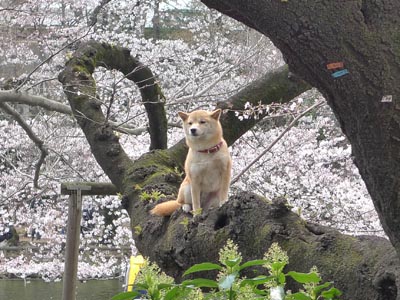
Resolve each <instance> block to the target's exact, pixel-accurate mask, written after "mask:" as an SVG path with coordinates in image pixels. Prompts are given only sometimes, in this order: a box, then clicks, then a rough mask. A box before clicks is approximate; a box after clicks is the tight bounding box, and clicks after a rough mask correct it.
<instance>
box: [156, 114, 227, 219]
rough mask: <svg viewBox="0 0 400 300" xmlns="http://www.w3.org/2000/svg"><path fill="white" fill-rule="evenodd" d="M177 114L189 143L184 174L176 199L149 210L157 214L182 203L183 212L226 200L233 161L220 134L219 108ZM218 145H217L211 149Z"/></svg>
mask: <svg viewBox="0 0 400 300" xmlns="http://www.w3.org/2000/svg"><path fill="white" fill-rule="evenodd" d="M178 114H179V116H180V117H181V119H182V120H183V128H184V130H185V136H186V144H187V145H188V146H189V152H188V155H187V157H186V161H185V173H186V177H185V179H184V180H183V182H182V184H181V186H180V188H179V193H178V198H177V199H176V200H172V201H167V202H164V203H161V204H158V205H156V206H155V207H154V209H153V210H152V211H151V213H152V214H154V215H158V216H169V215H171V214H172V213H173V212H174V211H175V210H176V209H178V208H179V207H181V206H182V209H183V210H185V211H186V212H189V211H190V210H193V211H194V212H199V211H200V208H201V209H202V210H206V209H209V208H212V207H218V206H220V205H222V204H223V203H224V202H225V201H227V200H228V191H229V184H230V181H231V166H232V161H231V156H230V154H229V150H228V146H227V144H226V142H225V140H224V139H223V137H222V127H221V123H220V122H219V118H220V115H221V110H220V109H218V110H215V111H213V112H208V111H204V110H197V111H194V112H191V113H184V112H179V113H178ZM221 142H222V143H221ZM217 145H219V146H220V148H219V150H217V151H215V152H214V150H215V147H216V146H217ZM212 149H213V150H212ZM205 150H210V152H211V153H207V152H204V151H205ZM211 150H212V151H211Z"/></svg>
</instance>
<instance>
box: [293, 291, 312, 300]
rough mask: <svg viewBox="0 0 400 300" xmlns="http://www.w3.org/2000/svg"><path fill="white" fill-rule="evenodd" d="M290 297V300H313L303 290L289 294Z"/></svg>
mask: <svg viewBox="0 0 400 300" xmlns="http://www.w3.org/2000/svg"><path fill="white" fill-rule="evenodd" d="M288 298H289V299H290V300H292V299H293V300H311V298H310V296H308V295H306V294H304V293H302V292H298V293H294V294H291V295H289V296H288Z"/></svg>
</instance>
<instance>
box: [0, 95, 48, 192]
mask: <svg viewBox="0 0 400 300" xmlns="http://www.w3.org/2000/svg"><path fill="white" fill-rule="evenodd" d="M0 108H1V109H2V110H4V111H5V112H6V113H7V114H9V115H11V116H12V117H13V118H14V119H15V120H16V121H17V123H18V124H19V125H20V126H21V127H22V128H23V129H24V130H25V132H26V134H27V135H28V136H29V138H30V139H31V140H32V141H33V142H34V143H35V145H36V147H38V148H39V150H40V158H39V160H38V161H37V163H36V164H35V175H34V177H33V186H34V187H35V188H39V184H38V181H39V174H40V168H41V167H42V165H43V163H44V160H45V158H46V156H47V154H48V151H47V148H46V147H45V146H44V145H43V144H44V142H43V141H42V140H41V139H40V138H39V137H38V136H37V135H36V134H35V133H34V132H33V130H32V128H31V127H30V126H29V125H28V123H26V122H25V120H24V119H23V117H22V116H21V115H20V114H19V113H18V112H17V111H16V110H14V109H13V108H12V107H11V106H10V105H8V104H7V103H0Z"/></svg>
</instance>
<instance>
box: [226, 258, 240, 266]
mask: <svg viewBox="0 0 400 300" xmlns="http://www.w3.org/2000/svg"><path fill="white" fill-rule="evenodd" d="M239 262H240V258H234V259H229V260H227V261H225V265H226V266H227V267H229V268H232V267H234V266H236V265H237V264H238V263H239Z"/></svg>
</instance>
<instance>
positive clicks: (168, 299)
mask: <svg viewBox="0 0 400 300" xmlns="http://www.w3.org/2000/svg"><path fill="white" fill-rule="evenodd" d="M180 292H181V288H180V287H179V286H176V287H174V288H173V289H171V290H170V291H168V293H166V294H165V297H164V300H174V299H176V296H177V295H178V294H179V293H180Z"/></svg>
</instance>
